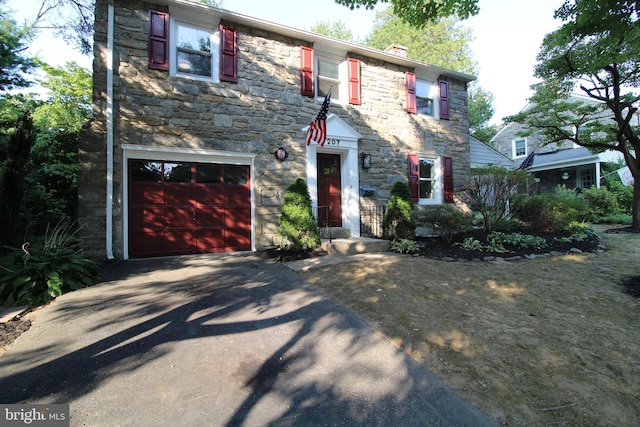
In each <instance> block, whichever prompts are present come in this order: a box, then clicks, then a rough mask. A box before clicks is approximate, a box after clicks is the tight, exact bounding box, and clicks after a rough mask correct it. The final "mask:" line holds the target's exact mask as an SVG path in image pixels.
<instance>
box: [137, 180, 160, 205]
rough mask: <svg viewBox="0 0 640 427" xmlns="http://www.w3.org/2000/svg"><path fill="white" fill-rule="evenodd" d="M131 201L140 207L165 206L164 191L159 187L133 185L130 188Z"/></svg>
mask: <svg viewBox="0 0 640 427" xmlns="http://www.w3.org/2000/svg"><path fill="white" fill-rule="evenodd" d="M129 200H135V202H136V204H139V205H163V204H164V189H163V188H162V186H161V185H160V184H158V185H132V186H130V187H129Z"/></svg>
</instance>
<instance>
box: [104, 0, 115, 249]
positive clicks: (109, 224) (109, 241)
mask: <svg viewBox="0 0 640 427" xmlns="http://www.w3.org/2000/svg"><path fill="white" fill-rule="evenodd" d="M113 29H114V8H113V3H112V2H110V3H109V5H108V20H107V64H106V65H107V111H106V116H107V117H106V118H107V198H106V207H107V210H106V230H105V235H106V237H105V240H106V242H105V243H106V248H105V249H106V253H107V259H109V260H112V259H114V256H113Z"/></svg>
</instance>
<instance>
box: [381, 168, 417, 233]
mask: <svg viewBox="0 0 640 427" xmlns="http://www.w3.org/2000/svg"><path fill="white" fill-rule="evenodd" d="M382 234H383V237H384V238H386V239H390V240H400V239H414V238H415V237H416V208H415V206H414V205H413V202H412V201H411V191H410V190H409V185H408V184H407V183H406V182H403V181H398V182H396V183H395V184H393V186H392V187H391V198H390V199H389V204H388V205H387V210H386V211H385V213H384V218H383V219H382Z"/></svg>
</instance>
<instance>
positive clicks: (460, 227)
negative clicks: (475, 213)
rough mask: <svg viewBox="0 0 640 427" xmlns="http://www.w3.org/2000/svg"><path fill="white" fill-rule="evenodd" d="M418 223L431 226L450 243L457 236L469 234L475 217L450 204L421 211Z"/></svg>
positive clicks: (418, 215)
mask: <svg viewBox="0 0 640 427" xmlns="http://www.w3.org/2000/svg"><path fill="white" fill-rule="evenodd" d="M417 222H418V224H419V225H422V226H426V225H431V226H432V227H433V230H434V231H435V233H436V234H437V235H438V236H439V237H442V238H443V239H445V240H447V241H448V242H451V240H452V239H453V236H455V235H456V234H458V233H464V232H467V231H469V230H471V229H472V227H473V217H472V216H471V215H469V214H465V213H464V212H462V211H461V210H460V209H458V208H456V207H455V206H453V205H450V204H447V205H440V206H436V207H433V208H428V209H425V210H422V211H420V212H419V213H418V214H417Z"/></svg>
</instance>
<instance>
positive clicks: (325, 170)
mask: <svg viewBox="0 0 640 427" xmlns="http://www.w3.org/2000/svg"><path fill="white" fill-rule="evenodd" d="M95 14H96V21H95V36H94V42H95V45H94V64H93V68H94V69H93V73H94V93H93V95H94V98H93V99H94V120H93V122H92V123H91V125H90V126H89V128H88V129H87V130H86V132H85V134H84V135H83V138H82V141H81V144H80V149H79V159H80V179H79V204H80V219H81V221H82V222H83V223H86V224H87V227H86V228H85V229H84V235H83V238H84V244H85V250H86V251H87V252H88V253H90V254H93V255H95V256H99V257H106V258H116V257H117V258H122V259H128V258H136V257H150V256H160V255H176V254H190V253H210V252H222V251H245V250H261V249H265V248H270V247H274V246H277V245H279V243H280V241H279V238H278V233H277V230H278V216H279V214H280V212H281V208H282V204H283V198H284V193H285V190H286V188H287V187H288V186H289V185H290V184H291V182H293V180H295V179H296V178H304V179H305V180H306V181H307V184H308V186H309V192H310V194H311V197H312V200H313V206H314V212H316V214H317V217H318V219H319V221H320V222H321V224H320V225H322V226H330V227H339V228H342V229H344V230H346V231H347V233H348V235H349V236H352V237H359V236H360V235H361V225H360V220H361V212H362V211H363V209H365V208H367V207H371V206H376V205H382V204H385V203H386V202H387V201H388V199H389V197H390V189H391V187H392V185H393V184H394V183H395V182H396V181H405V182H408V183H409V185H410V188H411V191H412V196H413V197H414V200H415V201H416V202H417V204H418V205H419V206H420V208H428V207H429V206H433V205H439V204H443V203H459V201H458V199H457V192H458V191H459V190H460V189H461V186H462V185H463V181H464V177H465V176H466V175H467V174H468V172H469V167H470V148H469V121H468V113H467V84H468V83H469V82H470V81H472V80H473V79H474V77H472V76H469V75H466V74H462V73H458V72H455V71H451V70H447V69H443V68H439V67H434V66H430V65H428V64H425V63H422V62H418V61H415V60H412V59H410V58H408V57H407V56H406V49H403V48H402V47H401V46H394V47H392V48H391V49H388V50H387V51H381V50H377V49H372V48H368V47H365V46H360V45H357V44H353V43H348V42H344V41H340V40H337V39H333V38H331V37H326V36H323V35H318V34H315V33H311V32H308V31H303V30H298V29H294V28H290V27H286V26H282V25H278V24H275V23H272V22H267V21H264V20H261V19H259V18H254V17H250V16H245V15H241V14H237V13H234V12H230V11H226V10H223V9H219V8H214V7H210V6H207V5H204V4H202V3H199V2H196V1H190V0H149V1H144V2H143V1H136V0H127V1H124V0H115V1H107V0H97V1H96V9H95ZM329 88H331V98H330V101H331V102H330V105H329V110H328V112H329V114H328V117H327V120H326V133H327V139H326V142H325V143H324V144H317V143H315V142H311V143H310V144H307V142H306V133H305V131H306V129H307V128H308V126H309V124H310V123H311V121H313V120H314V119H315V118H316V116H317V115H318V113H319V111H320V108H321V105H322V104H323V100H324V99H325V96H326V94H327V92H328V91H329ZM329 206H331V209H330V210H329V209H328V207H329ZM327 212H330V214H327ZM323 222H324V223H323Z"/></svg>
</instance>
